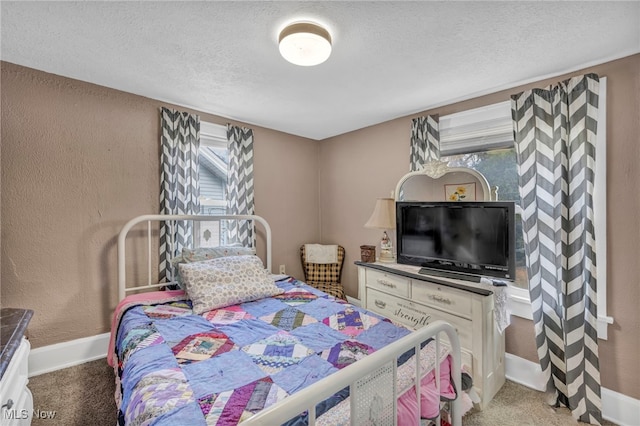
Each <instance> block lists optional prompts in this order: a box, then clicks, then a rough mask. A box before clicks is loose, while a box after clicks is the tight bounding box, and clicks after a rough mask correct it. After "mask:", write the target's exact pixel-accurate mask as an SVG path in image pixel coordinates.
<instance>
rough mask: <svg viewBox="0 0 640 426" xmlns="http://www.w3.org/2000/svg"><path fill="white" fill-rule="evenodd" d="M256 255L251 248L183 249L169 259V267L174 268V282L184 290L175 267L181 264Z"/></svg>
mask: <svg viewBox="0 0 640 426" xmlns="http://www.w3.org/2000/svg"><path fill="white" fill-rule="evenodd" d="M251 254H256V249H255V248H253V247H242V246H219V247H201V248H185V249H182V254H181V255H180V256H176V257H174V258H173V259H171V265H172V266H173V267H174V271H175V274H176V277H175V282H176V283H178V285H179V286H180V288H182V289H184V284H183V283H182V276H181V275H180V270H179V269H178V268H177V265H179V264H181V263H192V262H202V261H203V260H210V259H217V258H219V257H226V256H244V255H251Z"/></svg>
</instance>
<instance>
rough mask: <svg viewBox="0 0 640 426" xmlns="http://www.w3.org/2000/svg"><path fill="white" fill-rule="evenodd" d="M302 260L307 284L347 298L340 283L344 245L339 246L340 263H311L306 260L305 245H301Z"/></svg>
mask: <svg viewBox="0 0 640 426" xmlns="http://www.w3.org/2000/svg"><path fill="white" fill-rule="evenodd" d="M300 260H301V261H302V270H303V271H304V279H305V282H306V283H307V284H309V285H310V286H312V287H315V288H317V289H318V290H320V291H324V292H325V293H327V294H330V295H331V296H333V297H335V298H338V299H342V300H346V296H345V294H344V287H342V284H340V277H341V276H342V264H343V263H344V247H342V246H338V263H310V262H307V261H306V254H305V246H304V244H303V245H302V247H300Z"/></svg>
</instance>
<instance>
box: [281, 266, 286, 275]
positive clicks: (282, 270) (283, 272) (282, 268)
mask: <svg viewBox="0 0 640 426" xmlns="http://www.w3.org/2000/svg"><path fill="white" fill-rule="evenodd" d="M280 273H281V274H286V272H285V269H284V265H280Z"/></svg>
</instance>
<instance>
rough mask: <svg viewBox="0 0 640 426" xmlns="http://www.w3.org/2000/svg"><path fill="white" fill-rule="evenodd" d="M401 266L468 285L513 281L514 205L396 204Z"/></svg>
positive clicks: (490, 203)
mask: <svg viewBox="0 0 640 426" xmlns="http://www.w3.org/2000/svg"><path fill="white" fill-rule="evenodd" d="M396 222H397V223H396V234H397V240H396V241H397V250H398V256H397V258H398V260H397V261H398V263H402V264H408V265H417V266H421V267H423V268H422V269H421V270H420V273H423V274H432V275H443V276H448V277H452V278H459V279H465V280H469V281H476V282H479V281H480V277H482V276H488V277H496V278H500V279H507V280H513V279H515V203H513V202H503V201H475V202H461V201H455V202H446V201H420V202H402V201H400V202H397V203H396Z"/></svg>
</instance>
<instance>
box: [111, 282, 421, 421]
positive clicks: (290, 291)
mask: <svg viewBox="0 0 640 426" xmlns="http://www.w3.org/2000/svg"><path fill="white" fill-rule="evenodd" d="M276 284H277V285H278V286H279V287H281V288H282V289H284V290H285V292H284V293H283V294H281V295H278V296H274V297H270V298H266V299H260V300H256V301H253V302H247V303H243V304H240V305H234V306H229V307H225V308H221V309H216V310H213V311H209V312H206V313H204V314H202V315H195V314H194V313H193V312H192V310H191V304H190V301H189V300H188V299H186V298H185V300H173V301H170V302H164V303H163V302H162V301H160V302H158V303H155V302H154V303H152V304H151V303H150V304H138V305H134V306H132V307H129V308H128V310H127V311H126V312H125V313H123V314H122V315H121V317H120V320H119V321H118V327H117V334H116V335H115V348H114V353H115V356H116V359H115V361H116V362H117V365H116V370H117V374H118V387H119V389H118V391H119V392H120V396H121V398H119V400H120V401H119V402H120V403H119V422H120V424H122V425H125V424H126V425H146V424H154V425H178V424H189V425H235V424H237V423H239V422H240V421H242V420H244V419H246V418H248V417H250V416H252V415H253V414H255V413H256V412H258V411H260V410H262V409H264V408H266V407H269V406H271V405H273V404H275V403H276V402H278V401H280V400H282V399H283V398H286V397H287V396H288V395H291V394H293V393H295V392H297V391H299V390H300V389H303V388H305V387H307V386H309V385H312V384H313V383H315V382H317V381H318V380H320V379H322V378H324V377H326V376H328V375H330V374H331V373H333V372H335V371H337V370H339V369H341V368H344V367H346V366H348V365H350V364H351V363H353V362H355V361H357V360H359V359H361V358H362V357H365V356H367V355H368V354H370V353H373V352H375V351H376V350H377V349H380V348H381V347H383V346H385V345H388V344H389V343H392V342H394V341H396V340H398V339H399V338H401V337H403V336H405V335H407V334H409V333H410V330H408V329H406V328H404V327H401V326H397V325H395V324H393V323H391V322H390V321H389V320H387V319H385V318H383V317H381V316H379V315H377V314H375V313H373V312H370V311H367V310H365V309H362V308H359V307H356V306H354V305H351V304H348V303H346V302H344V301H341V300H337V299H334V298H333V297H331V296H329V295H327V294H325V293H323V292H321V291H319V290H316V289H314V288H313V287H310V286H308V285H306V284H304V283H302V282H300V281H297V280H295V279H293V278H292V279H288V280H286V281H281V282H277V283H276ZM174 299H175V297H174ZM347 396H348V395H347V394H346V391H345V392H342V393H339V394H336V395H335V396H334V397H332V398H330V400H328V401H326V404H321V405H319V407H318V410H319V411H320V412H317V415H321V414H322V412H324V411H326V410H328V409H330V407H331V406H333V405H335V404H337V403H339V402H340V401H341V400H343V399H344V398H346V397H347ZM304 423H305V419H304V418H303V417H300V418H298V419H294V420H292V421H291V423H290V424H304Z"/></svg>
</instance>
